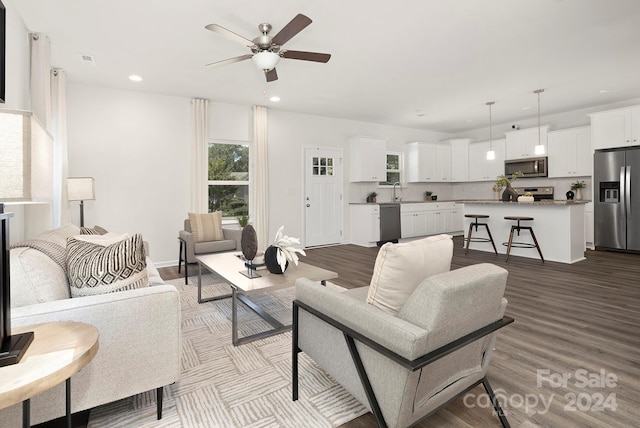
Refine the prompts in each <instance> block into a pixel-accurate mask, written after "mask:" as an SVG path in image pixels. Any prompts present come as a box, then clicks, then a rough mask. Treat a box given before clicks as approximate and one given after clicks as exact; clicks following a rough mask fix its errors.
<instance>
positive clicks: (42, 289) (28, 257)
mask: <svg viewBox="0 0 640 428" xmlns="http://www.w3.org/2000/svg"><path fill="white" fill-rule="evenodd" d="M10 269H11V307H12V308H17V307H19V306H28V305H33V304H36V303H44V302H50V301H53V300H61V299H68V298H69V297H70V296H69V284H68V283H67V275H66V274H65V272H64V270H63V269H62V268H61V267H60V266H59V265H58V264H57V263H56V262H54V261H53V260H52V259H51V258H50V257H49V256H47V255H45V254H44V253H42V252H40V251H38V250H36V249H33V248H28V247H18V248H13V249H11V251H10Z"/></svg>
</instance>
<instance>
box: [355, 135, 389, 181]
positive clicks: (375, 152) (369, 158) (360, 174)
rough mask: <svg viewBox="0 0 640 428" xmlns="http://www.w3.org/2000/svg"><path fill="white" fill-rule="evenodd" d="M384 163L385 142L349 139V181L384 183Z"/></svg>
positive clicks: (385, 166)
mask: <svg viewBox="0 0 640 428" xmlns="http://www.w3.org/2000/svg"><path fill="white" fill-rule="evenodd" d="M386 162H387V140H382V139H378V138H371V137H359V136H358V137H352V138H350V139H349V177H350V181H353V182H355V181H361V182H364V181H370V182H379V181H385V180H386V179H387V177H386V176H387V164H386Z"/></svg>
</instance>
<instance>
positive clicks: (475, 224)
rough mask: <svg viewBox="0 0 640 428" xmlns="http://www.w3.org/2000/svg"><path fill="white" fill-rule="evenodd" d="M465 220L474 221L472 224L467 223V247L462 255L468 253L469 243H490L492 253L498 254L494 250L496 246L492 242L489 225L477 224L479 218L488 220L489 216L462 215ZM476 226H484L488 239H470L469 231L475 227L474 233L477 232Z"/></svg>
mask: <svg viewBox="0 0 640 428" xmlns="http://www.w3.org/2000/svg"><path fill="white" fill-rule="evenodd" d="M464 216H465V217H467V218H472V219H474V221H473V222H472V223H469V233H468V235H467V239H466V241H467V246H466V248H465V250H464V254H465V255H466V254H467V253H468V252H469V243H470V242H491V245H493V251H494V252H495V253H496V254H498V250H496V244H495V243H494V242H493V237H492V236H491V230H489V225H488V224H487V223H478V219H479V218H489V216H488V215H487V214H465V215H464ZM478 226H484V227H485V228H486V229H487V234H488V235H489V237H488V238H472V237H471V231H472V230H473V228H474V227H475V229H476V232H477V231H478Z"/></svg>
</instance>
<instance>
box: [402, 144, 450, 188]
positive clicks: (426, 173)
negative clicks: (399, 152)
mask: <svg viewBox="0 0 640 428" xmlns="http://www.w3.org/2000/svg"><path fill="white" fill-rule="evenodd" d="M405 170H406V177H407V181H408V182H410V183H426V182H447V181H450V180H451V147H450V146H449V145H448V144H430V143H420V142H412V143H407V144H406V146H405Z"/></svg>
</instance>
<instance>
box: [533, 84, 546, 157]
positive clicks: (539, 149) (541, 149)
mask: <svg viewBox="0 0 640 428" xmlns="http://www.w3.org/2000/svg"><path fill="white" fill-rule="evenodd" d="M542 92H544V89H536V90H535V91H533V93H534V94H538V145H537V146H536V148H535V153H536V154H537V155H543V154H544V152H545V149H544V144H542V141H541V138H540V94H541V93H542Z"/></svg>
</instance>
